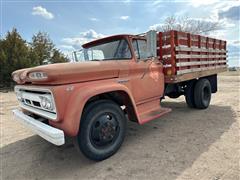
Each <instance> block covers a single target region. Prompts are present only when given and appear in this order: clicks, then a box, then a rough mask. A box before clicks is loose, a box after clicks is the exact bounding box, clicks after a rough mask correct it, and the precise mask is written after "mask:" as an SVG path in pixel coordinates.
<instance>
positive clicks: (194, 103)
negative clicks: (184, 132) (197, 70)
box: [185, 79, 212, 109]
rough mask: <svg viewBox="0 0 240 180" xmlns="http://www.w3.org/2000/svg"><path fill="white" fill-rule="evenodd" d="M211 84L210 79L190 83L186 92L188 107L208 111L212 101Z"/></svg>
mask: <svg viewBox="0 0 240 180" xmlns="http://www.w3.org/2000/svg"><path fill="white" fill-rule="evenodd" d="M211 93H212V90H211V84H210V82H209V80H208V79H199V80H197V81H190V82H189V83H188V85H187V88H186V90H185V99H186V102H187V105H188V106H189V107H191V108H197V109H206V108H208V106H209V104H210V101H211Z"/></svg>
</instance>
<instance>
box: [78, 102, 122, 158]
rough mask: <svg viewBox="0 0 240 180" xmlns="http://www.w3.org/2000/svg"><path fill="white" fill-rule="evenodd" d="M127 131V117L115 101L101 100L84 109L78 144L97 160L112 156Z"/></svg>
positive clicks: (84, 152)
mask: <svg viewBox="0 0 240 180" xmlns="http://www.w3.org/2000/svg"><path fill="white" fill-rule="evenodd" d="M125 133H126V118H125V116H124V113H123V111H122V109H121V108H120V107H119V106H118V105H117V104H116V103H114V102H113V101H110V100H99V101H96V102H93V103H91V104H89V105H88V106H87V107H86V109H85V110H84V113H83V116H82V119H81V124H80V130H79V133H78V144H79V147H80V150H81V151H82V153H83V154H84V155H85V156H86V157H88V158H89V159H92V160H95V161H101V160H104V159H106V158H108V157H110V156H112V155H113V154H114V153H115V152H116V151H117V150H118V149H119V148H120V146H121V144H122V142H123V140H124V137H125Z"/></svg>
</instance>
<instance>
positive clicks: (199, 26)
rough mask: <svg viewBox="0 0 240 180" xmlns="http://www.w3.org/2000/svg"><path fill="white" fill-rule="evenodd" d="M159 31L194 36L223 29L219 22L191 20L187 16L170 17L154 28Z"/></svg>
mask: <svg viewBox="0 0 240 180" xmlns="http://www.w3.org/2000/svg"><path fill="white" fill-rule="evenodd" d="M153 28H154V29H156V30H159V31H169V30H178V31H184V32H189V33H194V34H208V33H210V32H213V31H216V30H219V29H221V28H222V27H221V25H220V24H219V22H217V21H209V20H198V19H191V18H189V17H187V16H182V17H178V18H177V17H175V16H170V17H167V18H166V19H165V20H164V23H163V24H159V25H157V26H155V27H153Z"/></svg>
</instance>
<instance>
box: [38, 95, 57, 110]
mask: <svg viewBox="0 0 240 180" xmlns="http://www.w3.org/2000/svg"><path fill="white" fill-rule="evenodd" d="M40 98H41V106H42V108H44V109H46V110H50V111H52V110H53V108H54V107H53V103H52V100H51V99H50V98H48V97H45V96H40Z"/></svg>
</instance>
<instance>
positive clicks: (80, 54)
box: [74, 39, 131, 62]
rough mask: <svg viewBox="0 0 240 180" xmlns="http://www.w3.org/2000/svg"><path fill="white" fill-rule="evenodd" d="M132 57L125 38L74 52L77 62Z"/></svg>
mask: <svg viewBox="0 0 240 180" xmlns="http://www.w3.org/2000/svg"><path fill="white" fill-rule="evenodd" d="M130 58H131V52H130V49H129V46H128V43H127V41H126V40H125V39H119V40H113V41H110V42H106V43H103V44H99V45H95V46H91V47H89V48H83V49H81V50H80V51H75V52H74V59H75V61H77V62H79V61H101V60H114V59H130Z"/></svg>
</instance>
